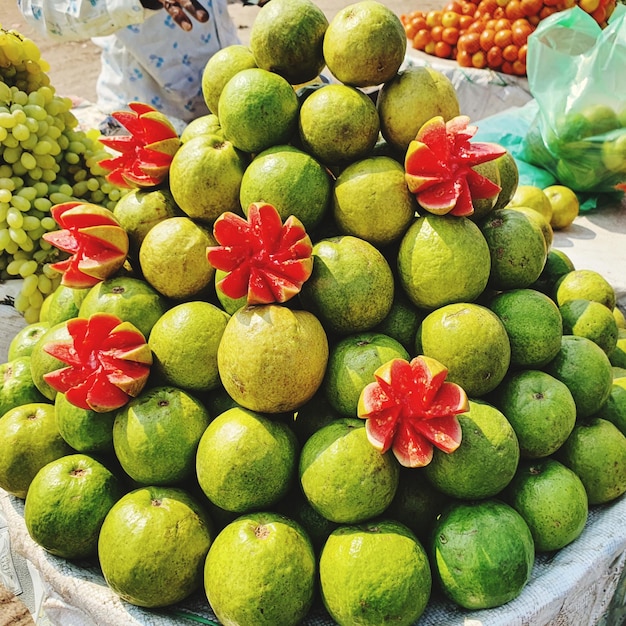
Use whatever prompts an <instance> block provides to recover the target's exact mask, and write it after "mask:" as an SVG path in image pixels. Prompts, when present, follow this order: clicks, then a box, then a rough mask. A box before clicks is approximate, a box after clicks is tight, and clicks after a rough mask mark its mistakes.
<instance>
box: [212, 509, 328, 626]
mask: <svg viewBox="0 0 626 626" xmlns="http://www.w3.org/2000/svg"><path fill="white" fill-rule="evenodd" d="M316 580H317V560H316V556H315V552H314V551H313V546H312V545H311V540H310V539H309V537H308V536H307V534H306V532H305V531H304V529H303V528H302V526H300V524H298V523H297V522H295V521H293V520H291V519H289V518H287V517H284V516H283V515H280V514H278V513H274V512H260V513H247V514H244V515H242V516H240V517H238V518H237V519H235V520H233V521H232V522H231V523H229V524H227V525H226V526H225V527H224V528H223V529H222V530H221V531H220V532H219V534H218V535H217V537H216V538H215V541H214V542H213V544H212V545H211V549H210V550H209V553H208V555H207V558H206V564H205V567H204V590H205V593H206V597H207V599H208V601H209V604H210V605H211V608H212V609H213V611H214V612H215V615H216V616H217V618H218V619H219V620H220V623H222V624H250V625H252V624H254V625H255V626H296V624H299V623H301V621H302V620H303V619H304V617H305V616H306V614H307V613H308V611H309V608H310V607H311V605H312V603H313V598H314V594H315V588H316ZM260 590H262V592H261V593H260Z"/></svg>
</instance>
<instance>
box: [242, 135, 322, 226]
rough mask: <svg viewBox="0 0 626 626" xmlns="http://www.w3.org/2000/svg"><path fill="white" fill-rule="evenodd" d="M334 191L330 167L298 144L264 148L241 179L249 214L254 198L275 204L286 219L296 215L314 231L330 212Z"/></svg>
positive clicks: (244, 203) (243, 199)
mask: <svg viewBox="0 0 626 626" xmlns="http://www.w3.org/2000/svg"><path fill="white" fill-rule="evenodd" d="M331 194H332V182H331V176H330V174H329V173H328V170H327V169H326V168H325V167H324V166H323V165H322V164H321V163H319V162H318V161H317V160H316V159H314V158H313V157H312V156H311V155H310V154H307V153H306V152H304V151H302V150H299V149H298V148H296V147H294V146H289V145H281V146H274V147H272V148H268V149H267V150H264V151H263V152H261V153H260V154H257V155H256V157H254V159H253V160H252V162H251V163H250V165H248V167H247V168H246V171H245V172H244V174H243V178H242V180H241V188H240V190H239V202H240V204H241V209H242V210H243V212H244V213H245V214H246V215H247V214H248V208H249V207H250V205H251V204H252V203H253V202H264V203H267V204H271V205H272V206H273V207H274V208H275V209H276V210H277V211H278V213H279V215H280V217H281V219H282V220H283V222H284V221H285V220H286V219H287V218H288V217H289V216H290V215H295V216H296V217H297V218H298V219H299V220H300V221H301V222H302V223H303V224H304V227H305V228H306V230H307V232H310V231H311V230H312V229H313V228H315V226H317V225H318V224H319V223H320V222H321V220H322V219H323V217H324V216H325V215H326V213H327V210H328V208H329V206H330V200H331Z"/></svg>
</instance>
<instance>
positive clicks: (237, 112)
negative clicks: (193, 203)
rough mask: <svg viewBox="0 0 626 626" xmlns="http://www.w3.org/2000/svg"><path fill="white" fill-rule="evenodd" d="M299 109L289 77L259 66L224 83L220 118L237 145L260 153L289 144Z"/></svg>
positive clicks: (244, 150)
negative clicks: (286, 77) (285, 77)
mask: <svg viewBox="0 0 626 626" xmlns="http://www.w3.org/2000/svg"><path fill="white" fill-rule="evenodd" d="M298 108H299V103H298V97H297V96H296V92H295V91H294V90H293V87H292V86H291V85H290V84H289V82H288V81H287V80H285V79H284V78H283V77H282V76H279V75H278V74H275V73H274V72H270V71H268V70H264V69H261V68H260V67H256V68H250V69H245V70H241V71H240V72H237V74H235V75H234V76H233V77H232V78H231V79H230V80H229V81H228V82H227V83H226V85H224V88H223V89H222V93H221V95H220V99H219V105H218V117H219V119H220V123H221V125H222V132H223V133H224V137H225V138H226V139H227V140H228V141H229V142H231V143H232V145H233V146H235V148H237V149H238V150H241V151H243V152H249V153H257V152H262V151H263V150H266V149H267V148H270V147H271V146H276V145H280V144H285V143H289V141H290V139H291V137H292V135H293V134H294V132H295V131H296V128H297V123H298ZM189 143H191V142H189ZM186 145H189V144H185V146H186ZM185 146H183V148H184V147H185ZM181 149H182V148H181ZM174 197H176V195H174ZM237 200H238V199H237Z"/></svg>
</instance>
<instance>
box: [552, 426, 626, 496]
mask: <svg viewBox="0 0 626 626" xmlns="http://www.w3.org/2000/svg"><path fill="white" fill-rule="evenodd" d="M556 459H557V460H559V461H560V462H561V463H563V464H564V465H567V467H569V468H570V469H571V470H572V471H573V472H575V473H576V474H577V475H578V477H579V478H580V480H581V481H582V483H583V485H584V486H585V491H586V492H587V498H588V499H589V504H590V505H594V504H605V503H606V502H611V501H613V500H615V499H616V498H619V497H620V496H621V495H622V494H623V493H624V492H626V435H624V434H623V433H622V432H621V431H620V430H619V429H618V428H617V426H615V424H612V423H611V422H609V421H607V420H604V419H601V418H598V417H591V418H589V419H586V420H579V421H578V422H577V423H576V426H574V430H573V431H572V434H571V435H570V436H569V437H568V439H567V441H566V442H565V443H564V444H563V445H562V446H561V448H560V449H559V450H558V452H557V453H556Z"/></svg>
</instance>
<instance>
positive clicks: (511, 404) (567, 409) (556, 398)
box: [489, 369, 576, 459]
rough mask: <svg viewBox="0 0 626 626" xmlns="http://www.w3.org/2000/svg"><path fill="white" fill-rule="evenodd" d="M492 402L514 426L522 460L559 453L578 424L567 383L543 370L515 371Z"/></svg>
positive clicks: (501, 385)
mask: <svg viewBox="0 0 626 626" xmlns="http://www.w3.org/2000/svg"><path fill="white" fill-rule="evenodd" d="M489 399H490V401H491V402H493V404H494V405H495V406H496V407H497V408H498V409H499V410H500V411H502V413H503V414H504V415H506V418H507V419H508V421H509V422H510V423H511V426H513V430H514V431H515V434H516V435H517V439H518V441H519V446H520V456H521V457H523V458H531V459H536V458H543V457H547V456H549V455H550V454H552V453H554V452H556V451H557V450H558V449H559V448H560V447H561V446H562V445H563V443H564V442H565V440H566V439H567V438H568V437H569V435H570V433H571V432H572V429H573V428H574V424H575V423H576V403H575V402H574V398H573V396H572V394H571V392H570V390H569V389H568V388H567V386H566V385H565V383H563V382H561V381H560V380H558V379H556V378H555V377H554V376H551V375H550V374H548V373H547V372H544V371H541V370H533V369H524V370H519V371H512V372H509V374H507V376H505V377H504V380H503V381H502V382H501V383H500V384H499V385H498V387H497V388H496V389H495V391H494V392H493V394H491V395H490V396H489Z"/></svg>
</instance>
